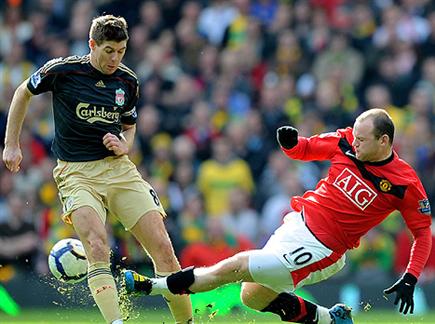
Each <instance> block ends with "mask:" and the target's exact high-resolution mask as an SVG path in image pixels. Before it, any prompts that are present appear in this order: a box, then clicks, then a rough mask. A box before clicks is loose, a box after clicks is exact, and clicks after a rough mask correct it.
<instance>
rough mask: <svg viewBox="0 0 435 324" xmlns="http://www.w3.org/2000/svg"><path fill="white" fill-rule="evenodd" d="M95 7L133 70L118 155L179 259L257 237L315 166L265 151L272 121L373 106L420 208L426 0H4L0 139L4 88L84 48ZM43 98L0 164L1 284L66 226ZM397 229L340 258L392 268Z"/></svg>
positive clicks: (434, 184)
mask: <svg viewBox="0 0 435 324" xmlns="http://www.w3.org/2000/svg"><path fill="white" fill-rule="evenodd" d="M103 13H110V14H114V15H121V16H124V17H125V18H126V19H127V22H128V24H129V32H130V40H129V43H128V50H127V54H126V56H125V59H124V63H125V64H126V65H128V66H129V67H130V68H132V69H133V70H134V71H135V72H136V73H137V75H138V78H139V80H140V82H141V88H140V90H141V93H140V101H139V105H138V107H137V108H138V121H137V134H136V142H135V147H134V149H133V151H132V152H131V154H130V156H131V158H132V160H133V161H134V162H135V163H136V164H137V166H138V168H139V170H140V171H141V173H142V174H143V176H144V178H145V179H147V180H148V181H149V182H150V183H151V184H152V185H153V186H154V188H155V189H156V190H157V191H158V193H159V197H160V199H161V201H162V203H163V204H164V207H165V209H166V211H167V213H168V217H167V219H166V224H167V227H168V230H169V232H170V235H171V237H172V240H173V243H174V246H175V249H176V252H177V255H178V256H179V258H180V261H181V263H182V266H183V267H185V266H188V265H193V264H194V265H210V264H213V263H214V262H216V261H218V260H220V259H222V258H224V257H227V256H229V255H232V254H234V253H235V252H238V251H240V250H244V249H248V248H254V247H261V246H262V244H264V242H265V240H266V239H267V238H268V237H269V236H270V235H271V233H273V231H274V229H275V228H277V227H278V226H279V224H280V223H281V221H282V217H283V216H284V215H285V214H286V213H287V212H289V211H290V204H289V201H290V197H291V196H293V195H300V194H302V193H303V192H304V191H305V190H308V189H312V188H313V187H314V186H315V185H316V183H317V181H318V180H319V179H320V178H321V177H323V176H324V175H325V170H326V168H327V167H328V163H327V162H321V163H320V162H310V163H299V162H295V161H291V160H289V159H288V158H286V157H285V156H284V154H283V153H282V152H281V151H280V150H279V147H278V145H277V143H276V140H275V130H276V128H277V127H279V126H282V125H285V124H290V125H293V126H295V127H297V128H298V129H299V131H300V134H301V135H303V136H310V135H312V134H317V133H320V132H327V131H334V130H335V129H336V128H341V127H346V126H351V125H352V124H353V120H354V118H355V117H356V116H357V115H358V114H359V113H361V112H362V111H364V110H365V109H367V108H374V107H382V108H386V109H387V110H388V111H389V113H390V114H391V115H392V117H393V119H394V121H395V124H396V128H397V132H396V138H395V149H396V150H397V151H398V153H399V154H400V155H401V157H402V158H403V159H405V160H406V161H408V162H409V163H410V164H411V165H412V166H413V167H414V168H415V169H416V170H417V172H418V174H419V176H420V177H421V180H422V182H423V184H424V185H425V188H426V190H427V193H428V195H429V199H430V201H431V202H432V205H434V202H435V168H434V165H435V105H434V104H435V6H434V5H433V3H432V2H431V1H430V0H398V1H393V0H373V1H357V0H353V1H350V0H294V1H291V0H287V1H286V0H282V1H278V0H209V1H207V0H203V1H194V0H190V1H182V0H159V1H143V0H128V1H125V0H124V1H121V0H112V1H110V0H93V1H90V0H79V1H73V0H5V1H2V2H1V3H0V143H3V140H4V131H5V123H6V118H7V111H8V108H9V103H10V101H11V98H12V95H13V92H14V90H15V88H16V87H17V86H18V85H19V84H20V83H21V82H22V81H23V80H24V79H26V78H27V77H28V76H29V75H30V74H31V73H32V72H33V71H35V70H36V69H38V68H39V67H40V66H41V65H42V64H44V63H45V62H46V61H47V60H49V59H51V58H53V57H60V56H62V57H65V56H69V55H85V54H87V53H88V52H89V48H88V29H89V25H90V22H91V20H92V18H93V17H95V16H97V15H99V14H103ZM51 108H52V107H51V100H50V94H44V95H40V96H36V97H34V98H33V100H32V102H31V105H30V107H29V111H28V117H27V118H26V121H25V124H24V126H23V131H22V137H21V145H22V150H23V152H24V160H23V162H22V166H21V170H20V172H19V173H18V174H15V175H12V174H11V173H10V172H8V171H7V170H6V169H5V167H4V165H3V164H2V165H1V166H0V281H1V280H8V278H10V277H11V276H12V275H13V273H14V271H16V269H19V268H20V267H24V268H27V269H29V270H31V271H35V272H37V273H46V272H47V264H46V255H47V252H48V251H49V249H50V247H51V246H52V245H53V244H54V243H55V242H56V241H57V240H59V239H61V238H64V237H69V236H74V233H73V230H72V228H70V227H69V225H65V224H63V223H62V222H61V220H60V216H59V215H60V213H61V206H60V203H59V200H58V197H57V191H56V187H55V184H54V182H53V179H52V173H51V172H52V169H53V167H54V165H55V163H56V161H55V160H54V159H53V156H52V154H51V152H50V144H51V140H52V137H53V133H54V132H53V120H52V111H51ZM0 149H1V147H0ZM108 230H109V231H110V233H111V240H112V246H113V252H114V253H113V257H114V259H115V260H116V263H117V264H121V265H123V264H128V265H129V266H137V267H147V266H149V265H150V262H149V260H148V259H147V256H146V255H144V253H143V251H142V249H141V247H140V246H139V245H138V244H137V243H136V242H135V241H134V239H133V238H132V236H131V235H130V234H129V233H127V232H126V231H125V230H124V229H123V228H122V227H121V226H120V225H119V224H117V223H116V222H115V221H114V220H110V219H109V224H108ZM434 235H435V234H434ZM410 242H411V241H410V236H409V233H407V232H406V231H405V230H404V227H403V224H402V221H401V218H400V216H399V215H395V216H394V217H391V218H390V219H389V220H388V221H387V222H384V223H383V224H382V226H381V227H379V228H378V229H375V230H372V231H371V232H370V233H368V234H367V235H366V236H365V237H364V238H363V240H362V243H361V248H360V249H359V250H357V251H352V252H351V253H350V254H349V260H350V261H349V267H348V271H349V272H351V273H352V272H354V273H358V274H360V275H361V276H362V277H364V276H368V277H370V278H373V276H372V274H373V273H376V274H384V275H390V274H393V273H398V272H401V271H403V269H404V267H406V262H407V256H408V253H409V247H410ZM13 267H14V268H13ZM14 269H15V270H14ZM426 269H427V270H426V272H425V273H424V274H423V278H425V279H426V280H433V279H434V278H433V277H434V276H435V256H434V253H432V256H431V260H430V261H429V265H428V267H427V268H426ZM362 270H365V271H362Z"/></svg>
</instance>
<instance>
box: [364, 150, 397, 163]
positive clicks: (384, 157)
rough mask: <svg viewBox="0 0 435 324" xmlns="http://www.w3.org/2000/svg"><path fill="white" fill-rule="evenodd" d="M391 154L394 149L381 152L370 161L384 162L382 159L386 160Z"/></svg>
mask: <svg viewBox="0 0 435 324" xmlns="http://www.w3.org/2000/svg"><path fill="white" fill-rule="evenodd" d="M391 154H393V149H388V150H387V151H386V152H382V153H381V154H379V156H378V157H376V158H375V159H373V160H372V161H370V162H382V161H385V160H386V159H388V158H390V157H391Z"/></svg>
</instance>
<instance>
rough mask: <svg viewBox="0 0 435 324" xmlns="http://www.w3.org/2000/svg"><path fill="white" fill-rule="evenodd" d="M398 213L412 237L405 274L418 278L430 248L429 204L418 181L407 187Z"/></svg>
mask: <svg viewBox="0 0 435 324" xmlns="http://www.w3.org/2000/svg"><path fill="white" fill-rule="evenodd" d="M400 212H401V213H402V216H403V218H404V220H405V222H406V226H407V227H408V228H409V230H410V231H411V233H412V235H413V237H414V242H413V244H412V247H411V254H410V257H409V261H408V266H407V268H406V272H409V273H411V274H412V275H414V276H415V277H417V278H418V277H419V276H420V274H421V273H422V271H423V268H424V266H425V265H426V262H427V260H428V259H429V255H430V251H431V248H432V232H431V228H430V226H431V224H432V217H431V210H430V204H429V200H428V199H427V196H426V193H425V191H424V189H423V185H422V184H421V182H420V181H417V182H416V183H414V184H412V185H410V186H409V187H408V189H407V191H406V194H405V197H404V199H403V203H402V207H401V208H400Z"/></svg>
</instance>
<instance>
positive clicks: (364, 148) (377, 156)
mask: <svg viewBox="0 0 435 324" xmlns="http://www.w3.org/2000/svg"><path fill="white" fill-rule="evenodd" d="M373 127H374V126H373V122H372V120H371V119H370V118H367V119H365V120H362V121H359V122H355V125H354V126H353V136H354V140H353V142H352V146H353V148H354V150H355V156H356V158H357V159H358V160H360V161H367V162H376V161H380V160H381V159H382V158H383V151H382V144H381V143H382V138H376V137H375V135H374V134H373Z"/></svg>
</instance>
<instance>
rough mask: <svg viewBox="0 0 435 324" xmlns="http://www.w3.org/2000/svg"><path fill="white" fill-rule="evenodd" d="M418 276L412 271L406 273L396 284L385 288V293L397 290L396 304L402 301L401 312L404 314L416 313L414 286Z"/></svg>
mask: <svg viewBox="0 0 435 324" xmlns="http://www.w3.org/2000/svg"><path fill="white" fill-rule="evenodd" d="M416 283H417V278H416V277H414V276H413V275H412V274H410V273H405V274H404V275H403V277H402V278H400V279H399V280H398V281H397V282H396V283H395V284H394V285H392V286H391V287H390V288H387V289H385V290H384V294H387V295H389V294H391V293H393V292H396V299H395V301H394V305H397V304H398V303H399V301H400V307H399V312H400V313H403V314H405V315H406V314H407V313H408V310H409V313H410V314H412V313H414V288H415V284H416Z"/></svg>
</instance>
